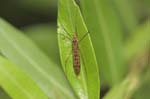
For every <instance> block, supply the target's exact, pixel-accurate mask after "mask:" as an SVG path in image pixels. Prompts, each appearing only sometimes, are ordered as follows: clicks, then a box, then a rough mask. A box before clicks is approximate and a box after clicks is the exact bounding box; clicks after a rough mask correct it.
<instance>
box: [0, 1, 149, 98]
mask: <svg viewBox="0 0 150 99" xmlns="http://www.w3.org/2000/svg"><path fill="white" fill-rule="evenodd" d="M23 2H26V1H24V0H23ZM28 2H29V1H27V3H22V4H23V5H28ZM39 2H42V1H40V0H39ZM44 2H45V1H43V3H41V4H40V5H38V4H35V5H34V3H32V0H31V2H29V5H30V4H32V5H33V6H31V5H30V7H29V8H32V7H35V8H36V9H35V10H36V11H39V12H40V11H41V10H40V9H42V11H43V12H44V11H47V9H45V8H44V5H47V3H46V4H44ZM46 2H55V1H53V0H50V1H48V0H46ZM77 2H78V1H77V0H58V19H57V21H58V22H57V24H58V28H57V30H58V31H56V26H54V24H53V25H52V24H51V25H49V24H40V25H34V26H29V27H27V28H23V29H22V30H18V29H17V28H15V27H14V26H12V25H10V24H9V23H8V22H6V21H5V20H4V19H2V18H0V87H1V90H0V99H11V98H13V99H132V98H134V99H149V97H150V96H149V93H148V91H149V89H148V88H149V87H150V85H149V81H150V79H149V73H150V68H149V56H150V55H149V54H150V53H149V50H150V49H149V40H150V35H149V33H150V29H149V27H150V20H149V19H147V18H145V21H142V22H143V23H142V24H139V20H140V18H141V16H138V17H137V16H136V15H135V11H134V10H133V9H132V8H133V7H134V6H135V5H133V4H132V3H131V4H129V2H127V1H126V0H93V1H91V0H81V1H80V2H78V4H77ZM132 2H133V1H132ZM137 2H138V1H137ZM145 2H148V1H147V0H145ZM19 3H21V2H19ZM37 5H38V7H36V6H37ZM52 5H53V4H52ZM127 5H128V6H129V7H128V8H127V9H126V6H127ZM40 6H41V7H40ZM54 6H55V5H53V6H52V7H54ZM46 7H48V6H46ZM29 8H28V10H29ZM38 8H39V9H38ZM44 9H45V10H44ZM143 9H148V7H145V8H143ZM32 11H33V10H32ZM42 11H41V13H43V12H42ZM148 13H149V12H148ZM148 13H146V14H145V16H148ZM129 34H130V35H129ZM57 39H58V40H57ZM74 39H77V40H78V46H79V50H78V49H72V47H73V46H75V44H74V43H73V40H74ZM76 50H77V51H79V54H78V57H80V60H78V62H79V63H78V64H79V65H80V68H79V69H78V70H79V74H77V73H76V70H75V69H74V68H73V67H74V61H75V60H74V59H73V57H76V56H75V55H73V54H74V53H76V52H74V51H76ZM59 54H60V55H59ZM59 57H60V60H61V62H60V60H59ZM100 81H101V82H100ZM145 86H146V87H145ZM105 87H109V90H108V91H107V93H106V94H105V93H103V91H101V92H100V90H103V89H105ZM6 93H7V94H6ZM100 93H101V94H102V93H103V94H104V97H102V98H101V97H100V96H102V95H100ZM140 94H144V95H140Z"/></svg>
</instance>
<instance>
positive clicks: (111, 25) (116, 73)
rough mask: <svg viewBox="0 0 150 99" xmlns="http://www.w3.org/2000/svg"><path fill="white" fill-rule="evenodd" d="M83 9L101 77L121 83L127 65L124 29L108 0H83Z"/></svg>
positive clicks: (106, 82) (113, 82)
mask: <svg viewBox="0 0 150 99" xmlns="http://www.w3.org/2000/svg"><path fill="white" fill-rule="evenodd" d="M81 9H82V12H83V16H84V18H85V22H86V24H87V27H88V30H89V31H90V34H91V39H92V42H93V45H94V49H95V52H96V56H97V59H98V64H99V67H100V68H102V69H100V73H101V78H102V79H104V81H105V84H109V85H110V86H112V85H115V84H117V83H119V82H120V81H121V80H122V78H123V75H124V72H125V69H124V68H125V67H124V63H123V57H122V45H123V44H122V35H121V34H122V33H123V32H122V29H121V27H120V26H121V25H120V22H119V19H118V15H117V14H116V13H115V11H114V8H113V7H112V5H111V4H110V2H109V1H108V0H92V1H91V0H81Z"/></svg>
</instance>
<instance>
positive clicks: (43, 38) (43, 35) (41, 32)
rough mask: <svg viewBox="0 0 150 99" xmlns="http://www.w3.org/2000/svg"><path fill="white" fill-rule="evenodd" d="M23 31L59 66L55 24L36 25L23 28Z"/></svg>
mask: <svg viewBox="0 0 150 99" xmlns="http://www.w3.org/2000/svg"><path fill="white" fill-rule="evenodd" d="M23 30H24V31H25V33H26V35H27V36H29V37H30V38H31V39H32V40H33V41H34V42H35V43H36V44H37V45H38V46H39V47H40V48H41V49H42V50H43V51H44V52H45V53H46V54H47V55H48V56H49V57H50V58H51V59H52V60H53V61H54V62H55V63H58V65H60V60H59V49H58V42H57V30H56V24H53V25H50V24H36V25H32V26H27V27H24V28H23Z"/></svg>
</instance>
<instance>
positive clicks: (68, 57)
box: [65, 51, 71, 71]
mask: <svg viewBox="0 0 150 99" xmlns="http://www.w3.org/2000/svg"><path fill="white" fill-rule="evenodd" d="M70 56H71V51H70V53H69V55H68V56H67V58H66V60H65V71H66V66H67V62H68V60H69V58H70Z"/></svg>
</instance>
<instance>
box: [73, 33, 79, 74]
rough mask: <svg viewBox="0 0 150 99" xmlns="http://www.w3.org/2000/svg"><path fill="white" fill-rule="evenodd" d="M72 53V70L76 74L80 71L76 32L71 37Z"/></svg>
mask: <svg viewBox="0 0 150 99" xmlns="http://www.w3.org/2000/svg"><path fill="white" fill-rule="evenodd" d="M72 54H73V55H72V57H73V68H74V72H75V74H76V75H77V76H78V75H79V73H80V50H79V41H78V38H77V35H76V33H75V34H74V35H73V39H72Z"/></svg>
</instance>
